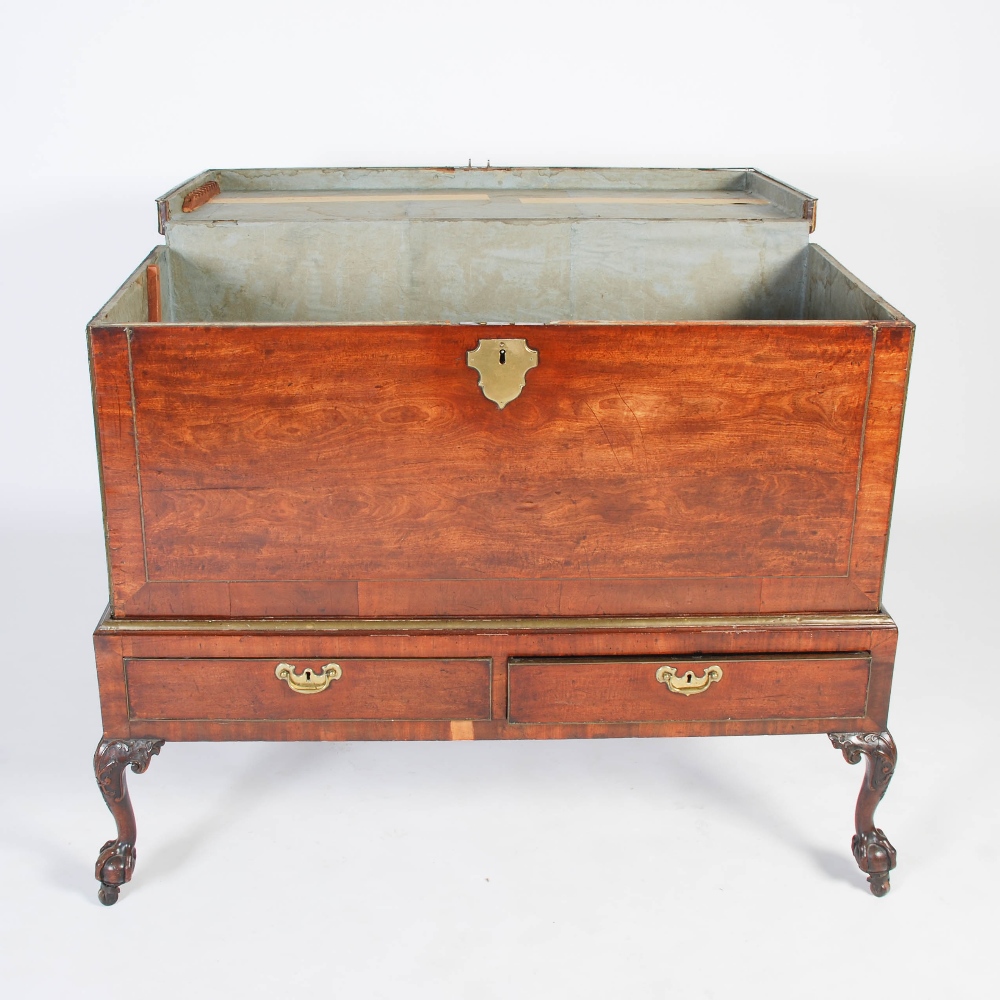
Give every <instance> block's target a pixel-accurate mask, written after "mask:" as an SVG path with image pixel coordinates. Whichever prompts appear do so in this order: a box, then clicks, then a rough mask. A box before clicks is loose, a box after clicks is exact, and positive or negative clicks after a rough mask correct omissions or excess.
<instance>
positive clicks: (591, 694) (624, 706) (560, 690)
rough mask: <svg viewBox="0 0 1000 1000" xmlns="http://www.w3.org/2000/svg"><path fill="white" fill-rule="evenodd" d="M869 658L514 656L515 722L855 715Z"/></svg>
mask: <svg viewBox="0 0 1000 1000" xmlns="http://www.w3.org/2000/svg"><path fill="white" fill-rule="evenodd" d="M870 672H871V656H870V655H869V654H867V653H857V654H838V655H835V656H827V655H821V656H802V655H795V656H754V657H738V656H727V657H716V658H708V657H704V656H699V657H677V658H674V659H662V658H660V659H653V658H647V657H631V658H621V657H615V658H593V659H512V660H510V662H509V671H508V710H507V711H508V720H509V721H510V722H513V723H574V722H575V723H602V722H603V723H607V722H621V723H636V722H672V721H695V720H699V721H727V720H739V721H744V720H746V721H749V720H765V719H842V718H847V719H857V718H861V717H863V716H865V715H866V707H867V700H868V681H869V675H870Z"/></svg>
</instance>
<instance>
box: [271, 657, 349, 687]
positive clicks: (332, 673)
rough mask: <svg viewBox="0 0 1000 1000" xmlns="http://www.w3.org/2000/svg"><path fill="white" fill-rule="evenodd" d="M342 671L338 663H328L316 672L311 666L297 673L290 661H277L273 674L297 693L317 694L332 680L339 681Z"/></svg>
mask: <svg viewBox="0 0 1000 1000" xmlns="http://www.w3.org/2000/svg"><path fill="white" fill-rule="evenodd" d="M343 673H344V672H343V670H341V669H340V664H339V663H328V664H327V665H326V666H325V667H323V668H322V670H320V671H318V672H317V671H315V670H313V668H312V667H306V668H305V670H303V671H302V673H301V674H297V673H296V672H295V667H293V666H292V665H291V664H290V663H279V664H278V665H277V666H276V667H275V668H274V676H275V677H277V678H278V680H279V681H285V682H286V683H287V684H288V686H289V687H290V688H291V689H292V690H293V691H295V692H296V693H297V694H319V693H320V691H325V690H326V689H327V688H328V687H329V686H330V683H331V682H332V681H339V680H340V678H341V676H342V675H343Z"/></svg>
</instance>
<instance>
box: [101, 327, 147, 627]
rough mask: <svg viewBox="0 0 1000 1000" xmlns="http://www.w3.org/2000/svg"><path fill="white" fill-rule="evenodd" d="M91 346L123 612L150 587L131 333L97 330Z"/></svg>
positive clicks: (111, 544)
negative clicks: (134, 394)
mask: <svg viewBox="0 0 1000 1000" xmlns="http://www.w3.org/2000/svg"><path fill="white" fill-rule="evenodd" d="M88 347H89V352H90V377H91V386H92V391H93V402H94V418H95V421H96V424H97V456H98V465H99V469H100V477H101V502H102V506H103V508H104V533H105V543H106V546H107V561H108V578H109V583H110V587H111V595H112V605H113V607H114V608H115V609H116V610H118V611H122V610H123V609H124V608H126V607H127V606H128V603H129V601H130V599H131V598H132V597H133V596H134V595H135V594H136V593H137V592H138V591H139V590H140V589H141V588H142V587H143V586H144V585H145V583H146V546H145V539H144V538H143V525H142V493H141V490H140V486H139V466H138V461H137V454H136V441H135V414H134V412H133V409H132V366H131V360H130V357H129V338H128V334H127V332H126V330H125V329H124V328H121V327H118V328H111V329H103V328H100V327H92V328H91V329H90V331H89V337H88Z"/></svg>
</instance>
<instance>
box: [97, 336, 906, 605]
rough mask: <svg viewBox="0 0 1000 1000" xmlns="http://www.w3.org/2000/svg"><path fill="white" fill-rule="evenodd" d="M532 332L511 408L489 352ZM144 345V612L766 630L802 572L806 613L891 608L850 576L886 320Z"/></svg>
mask: <svg viewBox="0 0 1000 1000" xmlns="http://www.w3.org/2000/svg"><path fill="white" fill-rule="evenodd" d="M504 333H511V334H517V335H518V336H521V337H524V338H525V339H526V340H527V342H528V344H529V346H530V347H532V348H533V349H535V350H537V351H538V352H539V364H538V367H537V368H535V369H533V370H531V371H529V372H528V373H527V376H526V386H525V388H524V390H523V391H522V393H521V395H520V396H519V397H518V398H517V399H515V400H514V401H513V402H512V403H510V404H508V405H507V406H506V407H505V408H504V409H503V410H501V409H499V408H498V407H497V406H496V405H495V404H494V403H492V402H490V401H489V400H487V399H486V398H484V396H483V394H482V392H481V390H480V388H479V386H478V384H477V381H478V375H477V373H476V372H475V371H473V370H472V369H470V368H469V367H468V365H467V363H466V353H467V351H469V350H471V349H473V348H475V347H476V345H477V344H478V342H479V339H480V337H490V338H496V337H498V336H502V335H504ZM107 336H108V337H110V338H111V339H112V340H113V339H114V335H113V334H108V335H107ZM117 336H118V337H119V338H120V339H125V340H127V341H128V343H127V345H126V346H127V348H128V349H127V350H120V351H118V352H117V354H120V355H121V356H122V357H127V359H128V360H130V362H131V371H130V373H128V377H129V380H130V382H131V385H130V393H129V397H130V402H131V401H132V400H133V399H134V414H135V424H134V426H135V434H134V440H132V441H129V440H128V439H127V438H128V436H125V437H122V436H121V435H119V437H122V440H123V442H124V443H125V444H130V445H131V448H132V452H133V454H132V459H133V461H135V460H136V458H137V474H136V483H137V487H136V488H137V489H138V490H139V492H140V499H141V516H140V517H139V518H138V524H137V525H134V526H133V531H132V535H134V534H135V533H136V531H138V532H139V533H141V536H142V555H143V560H144V566H143V567H142V568H141V569H139V568H137V569H136V572H135V573H134V574H133V576H136V575H138V574H140V573H143V574H144V575H145V579H146V581H147V582H146V585H145V586H143V587H140V588H139V591H138V592H137V593H135V592H133V593H132V594H126V593H124V592H116V598H117V603H116V611H119V610H120V609H122V608H123V607H124V610H125V611H126V612H127V613H130V614H210V615H230V614H233V615H238V614H289V613H293V614H294V613H301V614H315V613H318V614H341V615H343V614H347V615H351V614H359V613H360V614H362V615H364V614H382V615H385V614H424V615H427V614H448V613H454V614H470V613H472V614H518V613H556V614H602V613H605V614H626V613H638V614H644V613H672V612H675V611H678V610H681V611H695V610H697V611H725V612H744V613H749V612H753V611H756V610H758V609H759V608H760V606H761V602H762V593H763V592H764V591H765V590H766V588H767V587H770V588H771V591H772V592H773V591H774V588H775V586H777V588H778V590H781V589H782V584H781V583H780V581H783V580H787V581H790V582H792V583H795V584H797V585H798V588H799V590H798V592H799V593H800V595H801V597H800V604H799V605H796V604H795V598H794V596H791V597H790V598H789V600H790V601H791V603H790V605H789V607H788V610H800V609H801V610H809V609H810V608H818V609H823V608H830V607H841V608H845V609H847V608H851V607H855V608H868V607H872V606H874V604H873V603H872V601H873V599H872V598H871V597H870V596H869V595H865V594H862V593H861V591H859V590H858V588H857V587H855V586H854V585H853V584H852V583H851V580H850V575H851V572H852V565H851V563H852V544H853V539H854V536H855V534H856V522H857V519H858V513H859V508H858V503H857V498H858V484H859V471H860V470H861V469H862V466H863V465H864V462H863V457H864V456H863V442H864V439H865V431H866V420H868V421H869V422H870V419H871V413H870V410H871V407H870V405H869V403H870V399H871V394H872V373H873V370H877V366H876V368H875V369H873V364H872V362H873V344H874V340H873V334H872V330H871V328H870V327H868V326H865V325H861V324H847V325H843V326H824V327H821V328H818V327H815V326H810V325H801V324H800V325H789V326H780V325H764V326H760V327H755V326H746V325H743V326H729V325H718V326H707V325H701V324H698V325H692V326H679V325H670V326H666V327H652V326H625V327H580V326H562V327H559V326H545V327H530V326H519V327H515V328H510V327H505V328H498V327H481V326H479V327H470V326H444V327H441V326H434V327H350V328H344V327H334V328H325V327H299V328H290V327H277V328H264V327H246V328H236V327H219V328H186V327H164V326H160V327H156V328H152V327H146V328H137V329H135V330H134V331H133V332H132V333H131V335H130V336H129V335H127V334H126V333H124V332H119V333H118V335H117ZM117 354H116V355H115V356H117ZM109 356H110V355H109ZM95 379H97V380H98V381H100V378H99V373H97V372H95ZM879 412H880V413H884V414H885V415H886V416H884V418H883V419H882V423H883V424H886V423H888V424H892V423H893V421H895V422H896V423H897V424H898V418H899V413H898V412H897V411H896V410H891V409H886V408H883V409H882V410H880V411H879ZM116 419H120V414H117V415H116ZM99 423H100V413H99ZM884 429H885V430H886V432H887V434H888V437H890V438H891V437H892V428H891V427H887V428H884ZM895 433H896V436H897V437H898V427H897V429H896V432H895ZM882 436H883V437H885V436H886V435H885V434H883V435H882ZM876 437H877V436H876ZM893 462H894V454H893V460H892V461H890V463H889V465H890V467H889V469H888V478H889V487H890V488H891V474H892V467H891V466H892V465H893ZM883 464H884V463H883ZM885 475H886V470H884V469H883V470H882V476H883V478H885ZM883 494H884V496H885V501H884V502H882V503H879V502H878V500H879V497H881V496H882V495H883ZM871 495H872V496H873V497H874V498H875V502H874V503H872V502H869V503H868V507H872V506H874V507H877V508H880V509H879V510H878V511H876V513H878V514H880V515H885V517H887V510H888V491H887V490H883V491H882V493H878V492H874V493H872V494H871ZM881 508H885V509H884V510H881ZM866 509H867V508H866ZM862 513H864V512H862ZM110 516H111V515H110V514H109V518H110ZM132 520H136V518H133V519H132ZM883 520H884V518H883ZM116 527H117V526H116V525H115V524H112V523H111V521H110V520H109V537H110V536H111V535H112V534H113V533H114V531H115V530H116ZM875 530H876V532H877V530H878V525H876V526H875ZM130 537H131V536H130ZM865 537H866V538H867V537H868V536H867V535H866V536H865ZM869 548H872V551H875V550H874V548H873V547H872V546H871V545H869ZM876 555H878V556H879V557H880V553H876ZM855 561H857V559H856V558H855ZM870 562H871V560H869V564H868V565H866V566H865V567H864V568H865V570H866V571H867V572H868V573H869V576H871V575H872V574H873V573H874V576H875V577H880V574H881V568H880V565H879V566H876V567H874V568H873V567H872V566H871V565H870ZM776 581H777V584H776ZM869 589H870V588H869Z"/></svg>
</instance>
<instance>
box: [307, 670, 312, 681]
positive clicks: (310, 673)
mask: <svg viewBox="0 0 1000 1000" xmlns="http://www.w3.org/2000/svg"><path fill="white" fill-rule="evenodd" d="M312 675H313V672H312V671H311V670H310V669H309V668H308V667H306V680H307V681H309V680H312Z"/></svg>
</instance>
